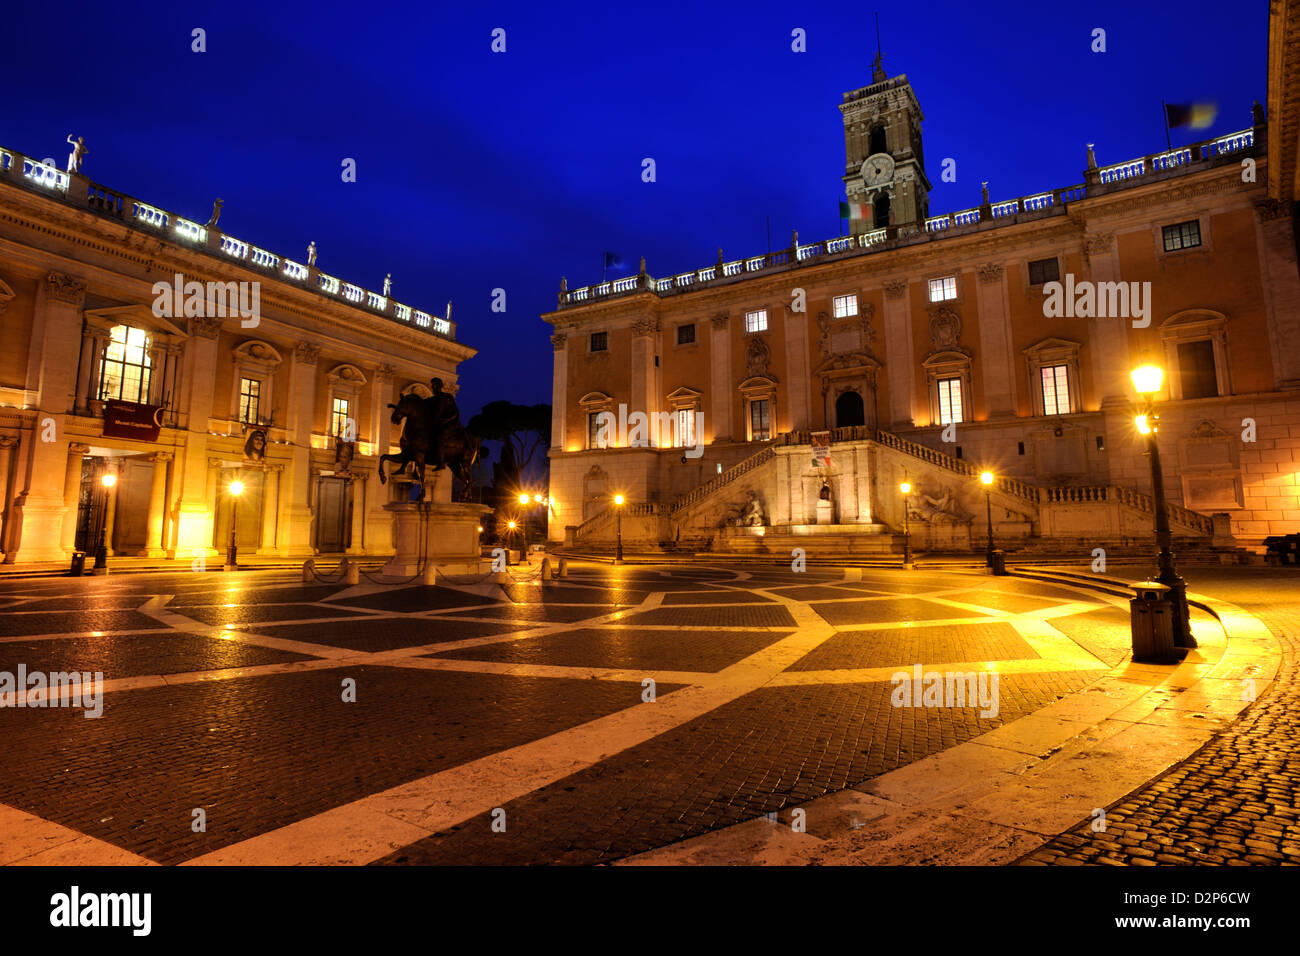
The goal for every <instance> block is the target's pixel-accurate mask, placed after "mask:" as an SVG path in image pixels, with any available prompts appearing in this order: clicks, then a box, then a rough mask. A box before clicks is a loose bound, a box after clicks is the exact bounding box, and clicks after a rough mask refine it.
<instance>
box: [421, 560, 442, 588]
mask: <svg viewBox="0 0 1300 956" xmlns="http://www.w3.org/2000/svg"><path fill="white" fill-rule="evenodd" d="M421 581H422V582H423V584H424V585H425V586H426V587H433V586H434V585H435V584H437V583H438V566H437V565H436V564H434V563H433V562H432V561H428V560H426V561H425V562H424V576H423V577H422V578H421Z"/></svg>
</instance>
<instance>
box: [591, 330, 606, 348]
mask: <svg viewBox="0 0 1300 956" xmlns="http://www.w3.org/2000/svg"><path fill="white" fill-rule="evenodd" d="M608 348H609V333H608V332H592V333H591V350H592V351H593V352H604V351H606V350H607V349H608Z"/></svg>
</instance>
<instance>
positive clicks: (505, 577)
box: [489, 571, 510, 584]
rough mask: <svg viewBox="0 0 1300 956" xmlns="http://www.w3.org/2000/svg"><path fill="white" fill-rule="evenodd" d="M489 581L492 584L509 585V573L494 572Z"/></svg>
mask: <svg viewBox="0 0 1300 956" xmlns="http://www.w3.org/2000/svg"><path fill="white" fill-rule="evenodd" d="M489 580H490V581H491V582H492V583H493V584H509V583H510V572H509V571H497V572H495V573H494V574H492V575H491V577H490V578H489Z"/></svg>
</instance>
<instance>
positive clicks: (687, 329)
mask: <svg viewBox="0 0 1300 956" xmlns="http://www.w3.org/2000/svg"><path fill="white" fill-rule="evenodd" d="M694 341H695V324H694V323H692V324H690V325H679V326H677V344H678V345H690V344H691V343H692V342H694Z"/></svg>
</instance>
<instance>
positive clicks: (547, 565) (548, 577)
mask: <svg viewBox="0 0 1300 956" xmlns="http://www.w3.org/2000/svg"><path fill="white" fill-rule="evenodd" d="M542 580H543V581H554V580H555V575H554V574H553V573H552V572H551V559H550V558H542Z"/></svg>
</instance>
